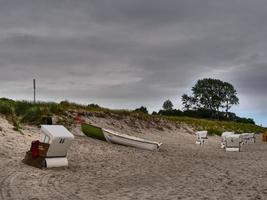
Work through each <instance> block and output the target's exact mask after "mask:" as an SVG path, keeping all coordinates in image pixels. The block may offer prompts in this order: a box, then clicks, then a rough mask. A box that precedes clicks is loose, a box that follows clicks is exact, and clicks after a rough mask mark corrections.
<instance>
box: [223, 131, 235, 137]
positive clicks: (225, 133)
mask: <svg viewBox="0 0 267 200" xmlns="http://www.w3.org/2000/svg"><path fill="white" fill-rule="evenodd" d="M234 134H235V132H223V133H222V135H221V137H226V136H228V135H234Z"/></svg>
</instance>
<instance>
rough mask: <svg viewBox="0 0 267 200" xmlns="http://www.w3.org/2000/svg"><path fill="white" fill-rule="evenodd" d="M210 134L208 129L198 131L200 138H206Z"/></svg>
mask: <svg viewBox="0 0 267 200" xmlns="http://www.w3.org/2000/svg"><path fill="white" fill-rule="evenodd" d="M207 135H208V131H197V132H196V136H197V137H200V138H205V137H207Z"/></svg>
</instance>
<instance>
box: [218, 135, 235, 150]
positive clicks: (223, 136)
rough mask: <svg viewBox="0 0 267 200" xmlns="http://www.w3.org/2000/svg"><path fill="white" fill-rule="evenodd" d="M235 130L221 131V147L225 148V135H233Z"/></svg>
mask: <svg viewBox="0 0 267 200" xmlns="http://www.w3.org/2000/svg"><path fill="white" fill-rule="evenodd" d="M234 134H235V132H223V133H222V135H221V148H222V149H223V148H225V143H226V137H227V136H230V135H234Z"/></svg>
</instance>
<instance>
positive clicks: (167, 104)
mask: <svg viewBox="0 0 267 200" xmlns="http://www.w3.org/2000/svg"><path fill="white" fill-rule="evenodd" d="M162 108H163V109H164V110H172V108H173V104H172V102H171V100H166V101H165V102H164V103H163V106H162Z"/></svg>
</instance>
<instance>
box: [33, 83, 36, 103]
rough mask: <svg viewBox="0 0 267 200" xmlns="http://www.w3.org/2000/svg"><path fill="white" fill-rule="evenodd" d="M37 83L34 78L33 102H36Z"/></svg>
mask: <svg viewBox="0 0 267 200" xmlns="http://www.w3.org/2000/svg"><path fill="white" fill-rule="evenodd" d="M35 90H36V83H35V79H33V103H34V104H35V103H36V91H35Z"/></svg>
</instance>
